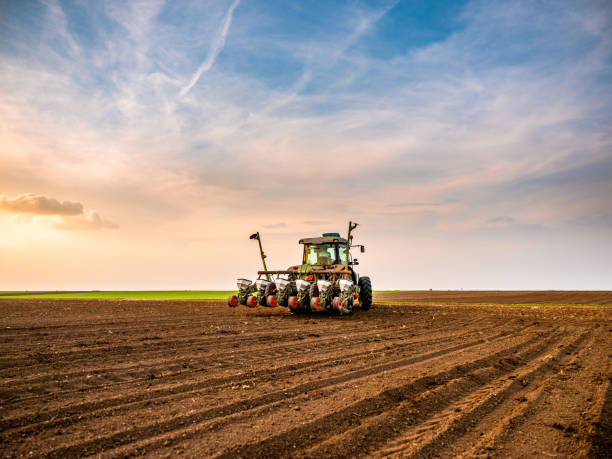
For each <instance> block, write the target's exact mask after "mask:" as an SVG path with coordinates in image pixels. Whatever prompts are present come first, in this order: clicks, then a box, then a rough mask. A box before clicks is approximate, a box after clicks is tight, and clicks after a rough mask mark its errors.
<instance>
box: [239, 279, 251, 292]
mask: <svg viewBox="0 0 612 459" xmlns="http://www.w3.org/2000/svg"><path fill="white" fill-rule="evenodd" d="M252 283H253V282H251V281H250V280H248V279H238V281H237V282H236V284H238V290H243V289H246V288H248V287H249V286H250V285H251V284H252Z"/></svg>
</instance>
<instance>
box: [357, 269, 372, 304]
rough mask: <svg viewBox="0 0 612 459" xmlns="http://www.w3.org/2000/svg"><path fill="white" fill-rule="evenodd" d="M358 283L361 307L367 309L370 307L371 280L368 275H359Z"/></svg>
mask: <svg viewBox="0 0 612 459" xmlns="http://www.w3.org/2000/svg"><path fill="white" fill-rule="evenodd" d="M358 285H359V302H360V303H361V309H363V310H364V311H367V310H368V309H370V308H371V307H372V282H370V278H369V277H360V278H359V284H358Z"/></svg>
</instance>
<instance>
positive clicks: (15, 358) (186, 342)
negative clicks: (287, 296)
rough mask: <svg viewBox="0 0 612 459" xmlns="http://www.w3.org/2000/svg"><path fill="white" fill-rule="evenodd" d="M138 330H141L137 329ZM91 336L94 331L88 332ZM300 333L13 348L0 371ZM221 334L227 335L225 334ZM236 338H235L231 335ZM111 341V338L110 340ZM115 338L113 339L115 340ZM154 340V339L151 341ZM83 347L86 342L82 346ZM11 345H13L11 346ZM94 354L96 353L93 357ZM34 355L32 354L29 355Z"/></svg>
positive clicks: (279, 331) (0, 361)
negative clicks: (55, 348) (75, 347)
mask: <svg viewBox="0 0 612 459" xmlns="http://www.w3.org/2000/svg"><path fill="white" fill-rule="evenodd" d="M141 330H142V329H141ZM375 330H376V328H371V329H366V330H360V331H363V332H374V331H375ZM385 330H393V326H392V325H389V326H387V327H385V328H381V329H378V333H381V332H384V331H385ZM91 333H92V334H93V333H95V331H92V332H91ZM300 333H301V330H300V329H299V328H296V329H289V330H284V329H277V330H276V331H275V332H272V333H271V332H270V331H269V330H264V331H262V332H261V334H260V333H258V332H253V331H251V330H250V331H249V333H248V335H242V336H240V335H241V333H239V332H238V333H236V332H234V333H232V332H231V331H230V333H229V334H231V335H232V336H229V337H228V336H224V333H219V334H218V335H215V336H204V337H198V338H192V337H186V338H184V339H182V340H168V339H165V340H163V341H162V342H154V343H146V344H138V345H122V346H117V344H115V343H112V342H108V343H106V344H108V345H105V346H97V347H96V346H92V347H89V348H88V349H86V350H83V349H78V350H71V351H63V352H46V353H45V352H37V351H35V350H34V349H33V348H32V346H31V345H29V346H28V349H27V352H25V353H24V355H15V352H14V351H15V349H14V348H13V352H12V353H11V356H10V357H8V356H7V357H0V372H1V371H5V370H6V368H3V367H9V368H8V369H9V370H10V371H15V370H16V369H20V368H23V367H28V366H35V367H36V368H37V370H38V369H39V366H40V364H41V363H45V362H47V361H49V360H51V361H54V362H57V361H58V360H59V359H61V358H64V359H66V360H69V361H70V362H71V363H72V364H75V363H78V362H81V361H90V360H91V359H92V358H94V357H97V355H98V354H99V356H106V355H107V353H108V351H113V352H114V353H123V354H126V355H128V356H129V357H131V356H133V355H134V354H135V352H139V351H140V352H143V353H150V352H151V344H153V346H154V347H159V348H161V349H159V353H163V352H167V348H168V347H169V346H171V345H175V347H174V348H173V350H176V351H181V350H182V349H183V348H189V349H191V348H194V347H196V348H197V346H206V345H213V344H214V345H215V346H222V347H231V346H233V345H234V344H240V345H244V344H245V343H249V342H256V343H264V342H271V343H274V342H277V341H279V340H284V339H285V338H289V337H295V338H296V339H298V340H302V339H303V336H301V334H300ZM322 333H325V334H326V335H327V336H330V337H333V336H339V335H346V334H347V329H346V328H344V329H342V328H339V329H337V330H323V331H322ZM113 334H114V335H118V334H120V333H119V332H116V331H115V332H113ZM225 334H228V333H227V332H226V333H225ZM235 335H239V336H235ZM52 338H53V337H45V339H46V342H45V343H43V344H41V346H43V348H45V349H46V348H48V343H49V342H54V340H53V339H52ZM113 338H115V337H113ZM115 339H116V338H115ZM146 339H147V338H146V337H144V336H143V338H142V340H146ZM154 341H156V340H154ZM85 344H86V343H85ZM176 345H182V346H181V347H177V346H176ZM12 346H14V343H13V344H12ZM96 353H97V354H96ZM29 354H34V355H29ZM24 358H26V359H27V358H29V359H30V361H25V362H24Z"/></svg>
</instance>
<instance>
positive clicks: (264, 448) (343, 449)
mask: <svg viewBox="0 0 612 459" xmlns="http://www.w3.org/2000/svg"><path fill="white" fill-rule="evenodd" d="M550 335H552V336H550ZM558 339H559V336H558V335H557V334H553V333H549V334H540V335H539V336H536V337H534V338H531V339H529V340H527V341H526V342H523V343H521V344H518V345H516V346H512V347H510V348H507V349H504V350H502V351H499V352H496V353H494V354H492V355H489V356H487V357H484V358H481V359H478V360H475V361H473V362H470V363H465V364H461V365H457V366H455V367H453V368H451V369H449V370H446V371H443V372H440V373H437V374H434V375H428V376H424V377H422V378H419V379H417V380H415V381H413V382H410V383H408V384H406V385H403V386H400V387H398V388H394V389H390V390H385V391H382V392H381V393H379V394H377V395H375V396H373V397H369V398H367V399H365V400H361V401H359V402H356V403H354V404H352V405H349V406H347V407H346V408H344V409H342V410H340V411H336V412H334V413H331V414H328V415H326V416H323V417H322V418H319V419H316V420H314V421H312V422H310V423H306V424H303V425H301V426H299V427H295V428H293V429H290V430H288V431H286V432H283V433H281V434H278V435H274V436H272V437H269V438H266V439H264V440H261V441H259V442H255V443H250V444H246V445H242V446H239V447H236V448H232V449H229V450H227V451H225V452H223V453H222V454H220V455H219V457H224V458H229V457H255V456H258V457H261V456H269V455H275V456H287V455H292V454H296V453H297V452H298V451H300V450H302V449H304V448H307V447H308V446H309V445H310V443H311V441H312V440H311V438H314V439H315V440H314V441H316V442H323V441H325V440H327V439H329V438H331V437H332V436H334V435H338V434H341V433H343V432H345V431H347V430H350V429H351V428H354V427H355V424H356V423H359V420H360V419H366V418H369V417H372V416H376V415H379V414H381V413H384V412H385V411H387V410H391V409H394V408H395V407H396V406H398V405H399V404H400V403H402V401H404V400H410V399H414V398H416V397H417V396H418V395H420V394H422V393H424V392H426V391H431V390H432V389H433V388H435V387H438V386H444V385H446V384H448V383H449V382H453V381H455V380H469V376H470V374H472V373H473V372H475V371H477V370H481V369H484V368H487V367H493V366H494V365H495V364H496V363H497V362H499V360H501V359H504V358H511V357H512V356H514V354H515V353H516V352H518V351H520V350H522V349H525V348H527V351H526V352H525V354H526V355H530V354H531V353H533V354H537V353H539V352H543V350H545V349H546V348H547V346H549V345H550V343H552V342H555V341H556V340H558ZM449 395H452V394H449ZM382 427H384V426H382ZM389 427H390V430H391V433H393V428H394V427H393V426H389ZM384 433H385V434H388V432H384ZM381 434H382V432H380V433H374V435H373V437H376V436H377V435H381ZM359 440H360V441H359V442H358V444H348V443H343V445H341V446H340V447H339V448H337V449H333V450H331V451H326V452H325V453H326V454H330V455H331V456H335V455H339V456H342V457H351V456H354V455H361V454H363V452H364V451H365V450H364V446H367V445H368V444H369V443H368V441H366V440H364V441H361V440H362V437H359ZM367 440H369V441H372V440H374V438H370V437H367ZM366 449H367V448H366Z"/></svg>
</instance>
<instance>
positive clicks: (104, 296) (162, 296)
mask: <svg viewBox="0 0 612 459" xmlns="http://www.w3.org/2000/svg"><path fill="white" fill-rule="evenodd" d="M5 293H9V294H8V295H6V294H5ZM231 294H232V291H229V290H167V291H134V290H132V291H120V292H65V293H62V292H36V293H34V292H33V293H28V292H0V298H7V299H8V298H70V299H78V300H88V299H89V300H95V299H100V300H224V299H226V298H227V297H228V296H229V295H231Z"/></svg>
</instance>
